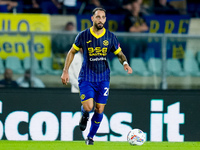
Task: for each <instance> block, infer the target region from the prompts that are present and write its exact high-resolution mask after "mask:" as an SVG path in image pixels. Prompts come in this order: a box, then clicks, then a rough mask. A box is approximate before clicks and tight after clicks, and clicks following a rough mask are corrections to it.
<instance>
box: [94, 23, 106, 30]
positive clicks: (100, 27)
mask: <svg viewBox="0 0 200 150" xmlns="http://www.w3.org/2000/svg"><path fill="white" fill-rule="evenodd" d="M94 25H95V27H96V28H97V30H101V29H103V27H104V24H103V23H102V26H98V24H96V23H95V24H94Z"/></svg>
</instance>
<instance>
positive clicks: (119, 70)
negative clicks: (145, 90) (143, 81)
mask: <svg viewBox="0 0 200 150" xmlns="http://www.w3.org/2000/svg"><path fill="white" fill-rule="evenodd" d="M111 66H112V69H111V75H128V74H127V72H126V71H124V68H123V66H122V64H121V63H120V62H119V59H118V58H113V60H112V62H111Z"/></svg>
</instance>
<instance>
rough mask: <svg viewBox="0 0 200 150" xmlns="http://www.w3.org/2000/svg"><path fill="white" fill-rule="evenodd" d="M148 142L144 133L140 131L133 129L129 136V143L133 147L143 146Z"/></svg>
mask: <svg viewBox="0 0 200 150" xmlns="http://www.w3.org/2000/svg"><path fill="white" fill-rule="evenodd" d="M145 140H146V136H145V134H144V132H143V131H142V130H140V129H133V130H131V131H130V132H129V133H128V135H127V141H128V142H129V143H130V144H131V145H142V144H144V142H145Z"/></svg>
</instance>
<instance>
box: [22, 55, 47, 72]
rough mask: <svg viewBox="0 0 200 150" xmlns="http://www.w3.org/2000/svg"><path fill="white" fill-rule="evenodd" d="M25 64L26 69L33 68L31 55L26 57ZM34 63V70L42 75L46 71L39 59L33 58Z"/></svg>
mask: <svg viewBox="0 0 200 150" xmlns="http://www.w3.org/2000/svg"><path fill="white" fill-rule="evenodd" d="M23 65H24V69H25V70H27V69H30V68H31V58H30V57H26V58H24V60H23ZM33 65H34V67H33V70H34V73H35V74H40V75H42V74H45V71H44V70H42V69H41V67H40V65H39V62H38V60H37V59H35V58H34V59H33Z"/></svg>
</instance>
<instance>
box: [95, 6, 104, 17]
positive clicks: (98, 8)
mask: <svg viewBox="0 0 200 150" xmlns="http://www.w3.org/2000/svg"><path fill="white" fill-rule="evenodd" d="M98 10H100V11H104V12H105V14H106V10H105V9H103V8H101V7H97V8H95V9H93V11H92V15H94V14H95V12H96V11H98Z"/></svg>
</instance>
